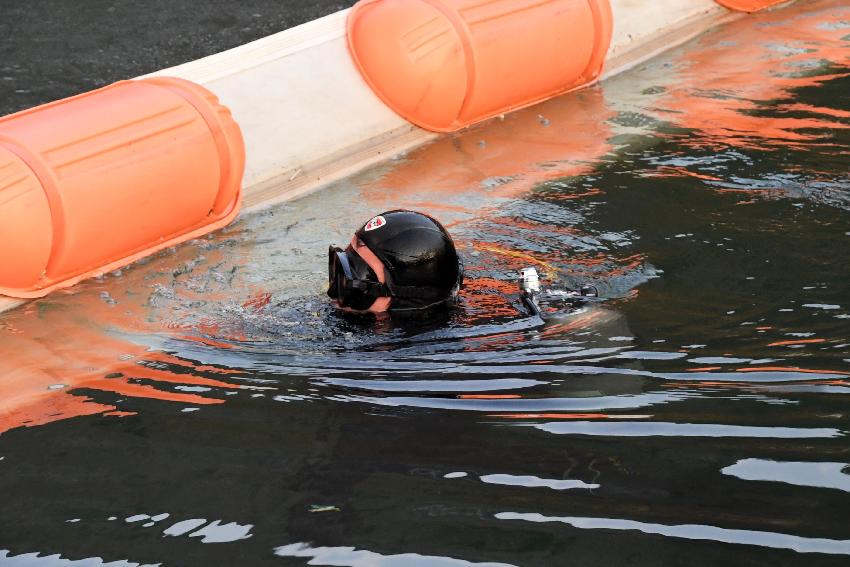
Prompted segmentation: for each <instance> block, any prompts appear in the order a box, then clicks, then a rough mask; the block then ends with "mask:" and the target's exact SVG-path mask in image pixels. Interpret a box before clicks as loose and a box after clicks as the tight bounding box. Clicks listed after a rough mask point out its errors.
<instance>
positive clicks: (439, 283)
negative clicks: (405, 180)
mask: <svg viewBox="0 0 850 567" xmlns="http://www.w3.org/2000/svg"><path fill="white" fill-rule="evenodd" d="M461 282H462V269H461V264H460V261H459V259H458V256H457V251H456V249H455V246H454V242H453V241H452V239H451V236H449V234H448V232H447V231H446V230H445V228H443V226H442V225H441V224H440V223H439V222H437V221H436V220H434V219H433V218H431V217H429V216H427V215H424V214H421V213H416V212H413V211H403V210H399V211H388V212H386V213H383V214H381V215H378V216H376V217H373V218H372V219H370V220H369V221H368V222H366V223H365V224H364V225H362V226H361V228H360V229H359V230H358V231H357V232H356V233H355V234H354V236H353V237H352V239H351V242H350V243H349V245H348V246H347V247H346V248H345V249H344V250H343V249H341V248H337V247H334V246H331V247H330V249H329V250H328V296H330V298H331V299H333V300H334V302H335V304H336V306H337V307H338V308H339V309H340V310H343V311H345V312H348V313H361V314H364V313H371V314H385V313H390V314H392V315H400V314H402V313H408V314H410V313H422V314H424V312H426V311H432V310H434V309H435V308H445V307H446V306H447V305H448V304H450V303H451V301H452V300H453V299H454V298H455V297H456V294H457V291H458V289H459V287H460V284H461Z"/></svg>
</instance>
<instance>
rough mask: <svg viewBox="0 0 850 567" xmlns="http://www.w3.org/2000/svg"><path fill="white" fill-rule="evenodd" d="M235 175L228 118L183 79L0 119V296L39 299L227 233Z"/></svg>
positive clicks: (102, 92)
mask: <svg viewBox="0 0 850 567" xmlns="http://www.w3.org/2000/svg"><path fill="white" fill-rule="evenodd" d="M244 166H245V147H244V144H243V141H242V134H241V132H240V130H239V127H238V126H237V124H236V122H234V121H233V119H232V117H231V116H230V111H228V110H227V108H225V107H224V106H222V105H221V104H219V102H218V99H217V98H216V97H215V96H214V95H213V94H212V93H210V92H209V91H207V90H206V89H204V88H203V87H201V86H199V85H196V84H194V83H191V82H189V81H184V80H182V79H172V78H151V79H142V80H138V81H124V82H120V83H115V84H114V85H111V86H108V87H105V88H103V89H99V90H96V91H92V92H90V93H85V94H82V95H79V96H76V97H72V98H69V99H65V100H60V101H57V102H54V103H51V104H46V105H44V106H40V107H36V108H33V109H30V110H26V111H23V112H19V113H17V114H12V115H9V116H6V117H4V118H2V119H0V294H4V295H9V296H12V297H21V298H32V297H41V296H44V295H47V294H48V293H49V292H51V291H53V290H55V289H58V288H62V287H68V286H71V285H73V284H75V283H77V282H78V281H80V280H82V279H84V278H87V277H91V276H94V275H97V274H101V273H104V272H107V271H110V270H114V269H116V268H119V267H121V266H124V265H126V264H129V263H131V262H133V261H135V260H137V259H139V258H142V257H144V256H147V255H149V254H152V253H153V252H156V251H158V250H161V249H163V248H165V247H168V246H172V245H174V244H177V243H179V242H183V241H185V240H188V239H191V238H195V237H197V236H200V235H202V234H204V233H207V232H210V231H212V230H215V229H216V228H220V227H222V226H224V225H226V224H227V223H228V222H230V221H231V220H232V219H233V218H234V217H235V216H236V214H237V212H238V210H239V204H240V197H241V183H242V172H243V170H244Z"/></svg>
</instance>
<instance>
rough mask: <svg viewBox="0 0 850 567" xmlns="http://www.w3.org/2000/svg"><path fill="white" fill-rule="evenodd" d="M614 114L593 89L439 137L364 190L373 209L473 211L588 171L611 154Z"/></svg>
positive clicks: (436, 211)
mask: <svg viewBox="0 0 850 567" xmlns="http://www.w3.org/2000/svg"><path fill="white" fill-rule="evenodd" d="M611 116H612V112H611V110H609V109H608V107H607V106H606V104H605V100H604V97H603V96H602V92H601V90H600V89H599V88H598V87H594V88H590V89H587V90H585V91H582V92H579V93H572V94H570V95H567V96H564V97H559V98H557V99H553V100H551V101H548V102H546V103H543V104H540V105H537V106H535V107H534V108H531V109H526V110H523V111H520V112H516V113H513V114H511V115H508V116H506V117H504V118H503V119H494V120H491V121H489V122H486V123H485V124H483V125H481V126H477V127H474V128H472V129H470V130H465V131H462V132H460V133H458V134H454V135H449V136H442V137H440V138H438V139H437V140H435V141H434V142H432V143H430V144H428V145H427V146H425V147H423V148H419V149H417V150H415V151H413V152H412V153H411V154H410V155H409V156H408V157H407V158H406V159H404V160H402V161H400V162H398V163H396V164H395V165H393V166H392V167H391V168H390V169H389V170H388V171H387V172H385V173H384V174H383V175H381V176H380V177H379V178H378V179H376V180H375V181H373V182H371V183H369V184H367V185H365V186H364V188H363V189H362V193H361V195H362V198H363V199H364V200H365V201H366V202H368V203H369V204H370V205H371V206H373V207H374V208H375V210H380V209H388V208H411V209H417V210H423V211H426V212H427V211H431V212H432V213H434V214H437V216H441V215H440V214H439V213H440V212H452V213H455V214H456V215H457V214H463V213H465V214H467V215H473V216H475V217H477V218H481V217H482V216H484V215H483V214H482V213H483V212H484V211H486V210H488V209H491V208H493V207H494V206H496V205H498V203H499V202H500V201H503V200H505V199H510V198H515V197H518V196H521V195H522V194H524V193H526V192H527V191H529V190H530V189H532V188H533V187H534V186H535V185H537V184H539V183H541V182H543V181H547V180H550V179H557V178H560V177H565V176H572V175H580V174H583V173H587V172H589V171H590V170H591V169H592V167H593V165H594V163H595V161H596V160H597V159H598V158H599V157H601V156H603V155H605V154H606V153H608V152H609V151H610V150H611V146H610V145H609V144H608V141H607V140H608V138H609V137H610V135H611V132H610V128H609V127H608V124H607V122H606V120H607V119H608V118H609V117H611Z"/></svg>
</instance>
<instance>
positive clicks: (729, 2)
mask: <svg viewBox="0 0 850 567" xmlns="http://www.w3.org/2000/svg"><path fill="white" fill-rule="evenodd" d="M788 1H789V0H717V3H718V4H720V5H721V6H725V7H726V8H729V9H730V10H737V11H739V12H758V11H759V10H764V9H765V8H770V7H771V6H775V5H776V4H782V3H783V2H788Z"/></svg>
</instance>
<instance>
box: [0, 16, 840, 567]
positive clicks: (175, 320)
mask: <svg viewBox="0 0 850 567" xmlns="http://www.w3.org/2000/svg"><path fill="white" fill-rule="evenodd" d="M848 166H850V8H848V7H846V3H844V2H841V1H837V0H821V1H816V0H811V1H801V2H797V3H796V4H795V5H794V6H792V7H791V8H787V9H783V10H778V11H774V12H770V13H767V14H761V15H758V16H754V17H749V18H745V19H742V20H739V21H737V22H735V23H732V24H730V25H727V26H725V27H723V28H722V29H719V30H716V31H713V32H711V33H708V34H706V35H704V36H702V37H701V38H699V39H697V40H695V41H694V42H692V43H691V44H689V45H687V46H685V47H684V48H681V49H678V50H676V51H674V52H673V53H671V54H669V55H666V56H664V57H662V58H660V59H658V60H655V61H653V62H651V63H649V64H646V65H643V66H641V67H640V68H639V69H637V70H635V71H632V72H629V73H626V74H625V75H622V76H620V77H617V78H615V79H612V80H611V81H608V82H606V83H605V84H604V85H602V86H601V87H595V88H592V89H588V90H586V91H583V92H580V93H576V94H573V95H569V96H567V97H563V98H561V99H558V100H554V101H550V102H548V103H546V104H543V105H540V106H537V107H534V108H532V109H529V110H526V111H523V112H520V113H517V114H514V115H511V116H508V117H506V118H505V119H504V120H501V121H500V120H497V121H494V122H492V123H489V124H486V125H484V126H482V127H477V128H474V129H472V130H471V131H467V132H464V133H461V134H458V135H454V136H446V137H443V138H441V139H439V140H438V141H436V142H434V143H432V144H430V145H429V146H427V147H424V148H421V149H419V150H416V151H413V152H411V153H409V154H408V155H406V156H403V157H401V158H399V159H396V160H394V161H393V162H392V163H390V164H387V165H385V166H383V167H381V168H378V169H374V170H371V171H368V172H365V173H364V174H361V175H359V176H357V177H355V178H352V179H348V180H346V181H344V182H341V183H338V184H336V185H335V186H334V187H331V188H328V189H326V190H324V191H322V192H320V193H317V194H314V195H312V196H309V197H306V198H304V199H301V200H299V201H296V202H294V203H290V204H287V205H285V206H281V207H278V208H275V209H272V210H269V211H266V212H264V213H261V214H258V215H255V216H252V217H249V218H246V219H243V220H241V221H240V222H239V223H237V224H236V225H234V226H232V227H230V228H228V229H226V230H224V231H222V232H220V233H218V234H216V235H214V236H212V237H209V238H207V239H203V240H199V241H195V242H193V243H191V244H189V245H187V246H183V247H181V248H179V249H176V250H172V251H169V252H168V253H166V254H162V255H160V256H158V257H156V258H154V259H152V260H148V261H146V262H144V263H143V264H142V265H136V266H133V267H131V268H130V269H126V270H124V271H123V272H122V273H115V274H111V275H109V276H107V277H105V278H103V279H101V280H100V281H94V282H89V283H86V284H84V285H82V286H80V287H79V288H78V289H75V290H74V291H73V292H70V293H64V294H56V295H54V296H52V297H50V298H47V299H45V300H42V301H39V302H36V303H32V304H29V305H28V306H27V307H25V308H24V309H21V310H18V311H15V312H12V313H10V314H6V315H4V316H3V317H2V318H0V337H1V338H0V349H2V358H0V494H2V499H3V506H2V507H0V564H2V565H12V566H16V567H17V566H38V567H42V566H50V567H53V566H57V567H58V566H74V567H76V566H83V565H85V566H89V565H102V564H110V565H122V566H123V565H138V564H161V565H163V566H172V565H266V564H268V565H335V566H351V567H374V566H380V567H388V566H392V567H395V566H401V565H403V566H408V565H412V566H432V565H433V566H441V567H442V566H452V567H454V566H463V565H515V566H523V567H527V566H550V565H568V564H575V565H602V564H606V565H626V564H628V565H678V564H682V565H717V564H733V565H764V564H783V565H784V564H795V565H796V564H800V563H805V564H806V565H809V564H811V565H846V564H848V562H850V557H848V556H850V522H848V521H849V520H850V474H849V473H850V443H848V433H850V419H849V418H850V332H848V331H850V179H848ZM393 207H409V208H416V209H421V210H426V211H429V212H431V213H432V214H434V215H436V216H437V217H438V218H440V219H442V220H444V221H445V223H446V224H447V225H448V226H449V228H450V230H451V232H452V233H453V234H454V235H455V237H456V241H457V243H458V245H459V247H460V250H461V253H462V255H463V257H464V260H465V261H466V264H467V275H468V285H467V287H466V289H465V290H464V291H463V304H462V306H461V308H460V309H458V310H457V312H455V313H453V314H451V316H450V317H449V319H448V320H447V321H444V322H436V323H429V322H422V321H416V322H410V321H408V322H404V323H398V322H395V323H393V322H389V321H378V322H376V323H375V324H373V325H370V326H365V327H364V326H363V325H360V324H357V323H355V322H351V321H347V320H345V319H342V318H340V317H339V316H337V315H336V314H335V313H334V312H333V311H332V310H331V309H330V308H329V307H328V305H327V303H326V301H325V300H324V298H323V297H322V292H323V285H324V279H325V277H326V276H325V262H326V258H325V253H326V250H327V245H328V243H329V242H335V243H343V242H345V241H346V240H347V237H348V235H350V233H351V231H352V230H353V229H354V228H356V226H357V225H358V223H360V222H362V221H363V220H365V219H367V218H369V216H371V215H372V214H374V213H375V212H378V211H380V210H383V209H387V208H393ZM528 265H533V266H536V267H537V268H538V269H539V270H540V271H541V273H542V274H544V276H545V279H546V284H547V285H550V286H553V287H563V286H575V285H578V284H580V283H582V282H591V283H593V284H594V285H596V286H597V287H598V288H599V289H600V291H601V292H602V295H603V296H604V300H603V301H601V302H599V303H597V304H593V305H588V306H586V307H585V308H584V309H581V310H579V311H577V312H561V313H558V314H555V315H554V316H553V317H552V319H550V320H549V322H547V324H546V325H540V324H539V321H537V320H535V319H534V318H532V317H530V316H529V315H528V314H527V313H526V312H525V311H524V310H523V308H522V306H521V304H520V302H519V300H518V296H517V293H516V289H515V287H516V286H515V283H514V278H515V274H516V271H517V270H518V269H519V268H522V267H525V266H528Z"/></svg>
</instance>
